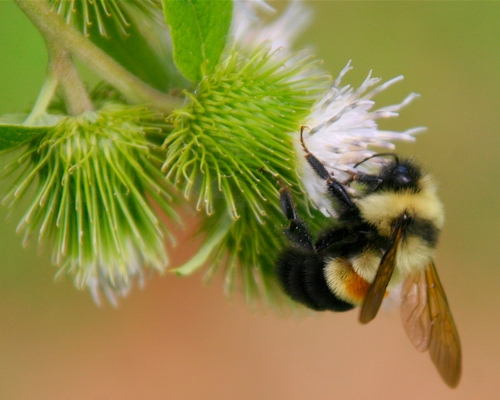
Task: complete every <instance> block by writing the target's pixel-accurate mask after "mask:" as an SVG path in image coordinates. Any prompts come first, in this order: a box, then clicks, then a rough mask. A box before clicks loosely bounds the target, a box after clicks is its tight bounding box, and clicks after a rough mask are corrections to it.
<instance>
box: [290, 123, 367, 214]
mask: <svg viewBox="0 0 500 400" xmlns="http://www.w3.org/2000/svg"><path fill="white" fill-rule="evenodd" d="M304 128H305V127H304V126H303V127H301V128H300V142H301V143H302V147H303V148H304V151H305V152H306V155H305V157H306V160H307V162H308V163H309V165H310V166H311V167H312V169H313V170H314V172H316V174H318V176H319V177H320V178H321V179H324V180H325V181H326V185H327V188H328V193H329V194H330V196H332V197H333V198H334V199H335V200H336V201H337V202H338V203H339V205H340V207H341V208H342V210H341V214H343V215H346V217H348V218H355V217H357V216H358V215H359V210H358V207H357V206H356V204H354V202H353V201H352V199H351V197H350V196H349V194H348V193H347V191H346V189H345V188H344V186H343V185H342V183H340V182H339V181H337V180H336V179H335V178H334V177H333V176H332V175H330V173H329V172H328V171H327V170H326V168H325V166H324V165H323V164H322V163H321V161H319V160H318V159H317V158H316V156H315V155H314V154H312V153H311V152H309V150H308V148H307V147H306V144H305V143H304V139H303V137H302V133H303V131H304Z"/></svg>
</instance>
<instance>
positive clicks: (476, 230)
mask: <svg viewBox="0 0 500 400" xmlns="http://www.w3.org/2000/svg"><path fill="white" fill-rule="evenodd" d="M308 4H309V6H310V7H312V8H313V9H314V11H315V19H314V22H313V24H312V25H311V27H310V29H309V30H308V31H307V33H306V34H305V35H303V36H302V37H301V38H300V44H302V45H309V44H310V45H313V46H314V50H315V52H316V54H317V55H318V56H319V57H320V58H322V59H324V61H325V62H324V68H325V69H326V70H328V71H330V72H331V73H332V75H333V76H336V75H337V73H338V71H340V69H342V68H343V66H344V65H345V64H346V63H347V61H348V60H349V59H352V64H353V66H354V70H353V71H351V72H350V73H349V74H348V75H347V76H346V77H345V78H344V81H343V82H344V83H352V84H353V85H354V86H357V85H359V84H360V83H361V82H362V80H363V79H364V78H365V76H366V74H367V73H368V71H369V70H370V69H373V71H374V76H379V77H382V78H383V79H384V80H388V79H390V78H392V77H394V76H397V75H399V74H404V75H405V77H406V78H405V80H404V81H403V82H402V83H398V84H397V85H395V86H393V87H392V88H391V89H389V90H387V91H386V92H384V93H382V94H380V95H378V96H377V97H376V100H377V105H378V106H383V105H388V104H394V103H397V102H399V101H400V100H402V99H403V98H404V97H405V96H406V95H407V94H408V93H410V92H412V91H415V92H418V93H420V94H421V95H422V97H421V98H419V99H417V100H416V101H415V102H414V103H413V104H411V105H410V106H409V107H407V108H405V109H403V111H402V113H401V116H400V117H398V118H396V119H393V120H388V121H383V123H381V127H382V128H384V129H396V130H405V129H407V128H410V127H414V126H421V125H424V126H427V127H428V131H427V132H425V133H423V134H420V135H419V137H418V140H417V142H416V143H414V144H402V145H398V151H399V152H400V153H403V154H407V155H415V156H416V157H417V159H418V160H419V161H420V162H421V163H423V164H424V165H425V166H426V167H427V168H428V169H429V170H431V171H433V173H434V175H435V176H436V178H437V180H438V181H439V184H440V186H439V192H440V195H441V197H442V199H443V201H444V203H445V206H446V226H445V229H444V231H443V234H442V236H441V242H440V245H439V249H438V252H437V257H436V264H437V267H438V271H439V274H440V277H441V280H442V282H443V285H444V287H445V290H446V292H447V295H448V300H449V302H450V305H451V307H452V310H453V314H454V316H455V320H456V323H457V326H458V329H459V332H460V335H461V340H462V346H463V353H464V371H463V378H462V382H461V384H460V386H459V387H458V389H456V390H455V391H451V390H449V389H448V388H447V387H446V386H445V385H444V384H443V383H442V382H441V381H440V378H439V377H438V375H437V372H436V371H435V370H434V367H433V366H432V364H431V362H430V360H429V359H428V356H427V355H420V354H419V353H418V352H417V351H416V350H414V349H413V348H412V346H411V345H410V344H409V342H408V341H407V339H406V337H405V336H404V332H403V330H402V329H401V326H400V325H401V324H400V321H399V315H398V312H397V311H396V310H395V311H393V312H382V313H381V315H380V316H379V317H377V320H375V321H374V322H373V323H372V324H370V325H368V326H366V327H364V326H360V325H359V324H358V323H357V320H356V319H357V313H347V314H339V315H334V314H322V315H320V316H316V317H312V318H311V317H309V318H307V317H306V318H301V319H294V318H292V319H283V318H278V317H276V316H275V315H273V314H272V313H269V312H268V313H265V312H260V311H259V312H257V313H256V312H252V310H250V309H249V308H248V307H247V306H246V305H244V304H243V302H242V301H241V299H239V298H236V299H234V300H233V301H231V302H228V301H226V299H225V298H224V296H223V293H222V288H221V285H220V282H218V281H217V282H214V284H212V285H211V286H210V287H206V286H203V285H202V284H201V276H200V275H197V276H194V277H191V278H189V279H181V278H177V277H174V276H170V275H169V276H167V277H164V278H160V277H154V279H153V280H151V281H149V282H148V283H147V285H146V288H145V290H143V291H140V290H137V289H135V290H133V291H132V294H131V296H130V297H129V298H128V299H126V300H125V301H123V302H122V304H121V306H120V308H119V309H117V310H115V309H113V308H112V307H110V306H109V305H104V306H103V307H101V308H98V307H96V306H95V305H94V303H93V302H92V301H91V299H90V296H89V294H88V293H85V292H78V291H76V290H75V289H74V288H73V285H72V282H71V281H70V279H69V278H67V277H62V278H61V279H59V280H58V281H57V282H54V279H53V276H54V273H55V269H54V268H53V267H52V266H51V265H50V260H49V255H48V251H46V250H45V251H41V252H37V249H36V243H31V244H30V245H29V246H28V247H27V248H23V247H22V245H21V238H20V237H18V236H17V235H16V234H15V228H16V223H17V221H18V220H19V219H20V214H19V212H17V211H14V212H13V213H12V214H11V215H10V216H7V214H8V210H6V208H5V207H3V208H0V221H2V223H1V225H0V243H1V248H2V251H1V257H0V318H1V321H2V322H1V323H0V398H1V399H49V398H50V399H90V398H92V399H139V398H148V399H167V398H172V399H192V398H233V399H271V398H272V399H303V398H318V399H319V398H346V399H348V398H352V399H356V398H362V397H363V398H384V399H399V398H403V397H404V398H409V399H422V398H427V399H429V398H435V399H447V398H454V399H471V398H495V397H496V396H498V393H499V392H500V380H499V379H498V377H499V376H500V340H499V339H498V337H499V335H500V318H499V312H498V304H499V302H500V283H499V282H500V268H499V267H500V243H499V233H500V228H499V223H500V201H499V197H500V196H499V195H500V157H499V156H498V153H499V150H500V132H499V129H500V112H499V110H500V107H499V106H500V100H499V98H500V96H499V95H500V77H499V71H500V3H498V2H450V1H446V2H396V1H391V2H378V1H371V2H363V1H353V2H338V1H321V2H308ZM278 6H280V5H279V4H278ZM0 18H1V21H2V23H1V24H0V60H1V61H0V113H2V114H3V113H10V112H17V111H23V110H28V109H29V107H30V106H31V105H32V104H33V103H34V101H35V99H36V96H37V93H38V90H39V88H40V87H41V85H42V83H43V79H44V72H45V63H46V52H45V48H44V43H43V40H42V39H41V38H40V37H39V36H38V34H37V32H36V30H35V29H34V28H33V27H32V26H31V25H30V23H29V22H28V21H27V19H26V18H25V17H24V16H23V15H22V13H21V12H20V11H18V10H17V8H16V7H15V5H14V4H13V3H12V2H10V1H1V2H0ZM1 185H2V187H1V188H0V191H1V192H2V193H4V192H5V189H6V186H7V182H6V181H3V183H2V184H1ZM193 223H194V222H193ZM189 232H190V231H189V229H188V230H187V231H186V233H185V236H186V237H185V238H184V239H181V241H180V244H179V246H178V248H177V250H175V251H174V256H173V258H174V263H175V264H177V263H179V262H181V261H182V260H183V259H185V258H186V255H187V254H189V252H191V251H193V246H194V245H193V244H192V243H191V241H190V237H189V236H190V235H189ZM38 253H40V254H38Z"/></svg>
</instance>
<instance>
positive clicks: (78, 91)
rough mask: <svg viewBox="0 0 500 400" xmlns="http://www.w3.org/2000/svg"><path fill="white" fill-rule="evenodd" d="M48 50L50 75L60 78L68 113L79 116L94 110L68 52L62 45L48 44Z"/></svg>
mask: <svg viewBox="0 0 500 400" xmlns="http://www.w3.org/2000/svg"><path fill="white" fill-rule="evenodd" d="M47 49H48V52H49V64H48V70H49V74H52V75H54V76H56V77H58V78H59V83H60V85H61V89H62V92H63V95H64V100H65V101H64V103H65V104H66V107H67V110H68V113H69V114H70V115H79V114H81V113H83V112H84V111H91V110H93V109H94V107H93V105H92V101H91V100H90V96H89V95H88V93H87V89H86V88H85V85H84V83H83V82H82V80H81V79H80V77H79V76H78V71H77V70H76V68H75V64H73V60H72V59H71V55H70V54H69V52H68V50H67V49H65V48H64V47H62V46H61V45H58V44H57V45H56V44H52V45H51V44H49V43H47Z"/></svg>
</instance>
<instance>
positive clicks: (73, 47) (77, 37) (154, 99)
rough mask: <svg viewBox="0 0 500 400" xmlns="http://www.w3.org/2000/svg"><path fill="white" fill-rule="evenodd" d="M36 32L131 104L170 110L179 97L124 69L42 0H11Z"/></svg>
mask: <svg viewBox="0 0 500 400" xmlns="http://www.w3.org/2000/svg"><path fill="white" fill-rule="evenodd" d="M14 2H15V3H16V4H17V6H18V7H19V8H20V9H21V10H22V11H23V12H24V13H25V14H26V15H27V16H28V18H29V19H30V20H31V22H32V23H33V25H35V27H36V28H37V29H38V30H39V31H40V33H41V35H42V36H43V38H44V39H45V41H46V42H47V45H48V46H49V47H50V46H51V45H60V46H63V47H64V48H66V49H67V50H68V51H69V52H70V53H71V54H72V55H73V56H75V57H76V58H78V59H79V60H80V61H81V62H83V63H84V64H85V65H87V66H88V67H89V68H90V69H92V70H93V71H95V72H96V73H97V74H99V75H100V76H101V77H102V78H103V79H104V80H106V81H107V82H108V83H110V84H111V85H112V86H114V87H115V88H116V89H117V90H119V91H120V92H121V93H122V94H123V95H124V96H125V97H126V98H127V100H128V101H130V102H132V103H148V104H150V105H152V106H153V107H155V108H157V109H159V110H162V111H165V112H168V113H170V112H172V111H173V110H174V109H175V108H178V107H180V105H181V104H182V103H181V100H180V99H178V98H175V97H172V96H169V95H166V94H165V93H162V92H160V91H158V90H156V89H154V88H152V87H151V86H149V85H148V84H146V83H144V82H143V81H141V80H140V79H139V78H137V77H136V76H135V75H133V74H131V73H130V72H128V71H127V70H126V69H125V68H123V67H122V66H121V65H120V64H119V63H117V62H116V61H115V60H113V59H112V58H111V57H109V56H108V55H107V54H106V53H105V52H103V51H102V50H101V49H100V48H99V47H97V46H95V45H94V44H93V43H92V42H90V40H88V39H87V38H86V37H85V36H83V35H82V34H81V33H79V32H78V31H76V30H75V29H74V28H73V27H71V26H69V25H66V24H65V23H64V21H62V19H61V18H59V17H58V16H57V15H56V14H55V13H53V12H52V11H51V9H50V7H49V5H48V4H47V2H46V1H41V0H38V1H33V0H14Z"/></svg>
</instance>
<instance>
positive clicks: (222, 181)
mask: <svg viewBox="0 0 500 400" xmlns="http://www.w3.org/2000/svg"><path fill="white" fill-rule="evenodd" d="M291 60H293V61H291ZM328 81H329V78H328V77H327V76H326V75H324V74H323V73H322V72H321V71H318V70H317V69H316V63H315V62H314V61H311V59H310V58H309V57H308V55H307V53H301V54H295V55H293V56H290V57H289V58H287V59H284V58H283V57H282V56H281V54H280V52H279V51H276V52H271V51H270V50H269V49H268V48H264V47H261V48H259V49H258V50H256V51H255V52H254V53H252V54H250V55H248V54H245V53H240V52H238V51H236V50H232V51H230V52H229V54H228V56H227V58H226V59H225V60H224V61H223V62H222V63H221V64H220V65H219V66H218V67H217V68H216V70H215V72H214V74H213V75H209V76H207V77H206V78H204V79H203V80H202V82H201V83H200V85H199V87H198V88H197V90H196V92H195V93H194V94H192V95H189V103H188V105H187V106H186V107H185V108H184V109H181V110H178V111H176V112H175V113H174V115H173V119H172V120H173V123H174V126H175V128H174V131H173V132H172V133H171V134H170V135H169V136H168V137H167V140H166V141H165V146H166V148H167V158H166V161H165V163H164V165H163V170H164V171H165V172H166V176H167V178H168V180H170V182H172V183H173V184H175V185H176V186H177V187H178V188H179V189H180V190H181V191H182V192H183V194H184V195H185V197H187V198H192V197H194V200H195V203H196V206H197V208H198V210H202V209H203V210H204V211H205V212H206V215H207V218H206V220H205V224H204V226H203V231H204V232H205V233H206V235H207V239H206V242H205V245H204V246H202V248H201V250H200V252H199V253H198V254H197V255H195V257H194V258H193V259H192V260H191V261H190V262H188V263H187V264H186V265H184V266H182V267H180V268H178V269H177V270H176V271H177V272H178V273H179V274H183V275H184V274H189V273H191V272H193V271H195V270H197V269H198V268H199V267H201V266H202V265H203V264H205V262H206V261H207V260H210V267H209V270H208V275H209V276H211V275H214V274H215V273H216V272H217V271H218V270H221V271H223V273H224V275H225V282H226V290H227V291H228V292H231V291H232V290H233V287H234V286H235V285H236V284H237V282H240V283H241V284H242V288H243V290H244V292H245V294H246V297H247V299H248V300H253V299H255V298H264V299H266V300H268V301H269V303H271V304H275V303H276V302H275V301H274V300H277V299H284V296H283V295H282V291H281V289H280V288H279V287H278V284H277V281H276V279H275V275H274V262H275V260H276V257H277V255H278V253H279V252H280V250H281V248H282V245H283V232H282V231H283V228H284V226H285V225H286V224H287V221H286V219H285V217H284V215H283V211H282V210H281V207H280V204H279V185H278V184H277V181H276V179H275V178H274V177H273V175H278V176H279V177H280V179H281V180H282V181H283V182H284V183H285V184H286V185H288V186H290V187H291V188H292V190H293V192H294V197H295V201H296V202H297V204H298V206H299V208H301V209H304V208H305V207H306V202H307V200H306V198H305V196H304V195H303V193H302V190H301V184H300V181H299V179H298V177H297V172H296V168H297V159H296V157H297V156H296V154H295V152H294V147H293V144H292V142H293V139H297V138H298V134H299V133H298V132H299V129H300V123H301V121H302V120H303V118H304V117H305V116H306V115H307V114H308V113H309V112H310V110H311V106H312V105H313V104H314V102H315V101H316V100H317V98H318V97H319V96H320V95H321V94H322V93H323V92H324V90H325V88H326V85H327V84H328ZM214 238H216V239H214Z"/></svg>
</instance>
